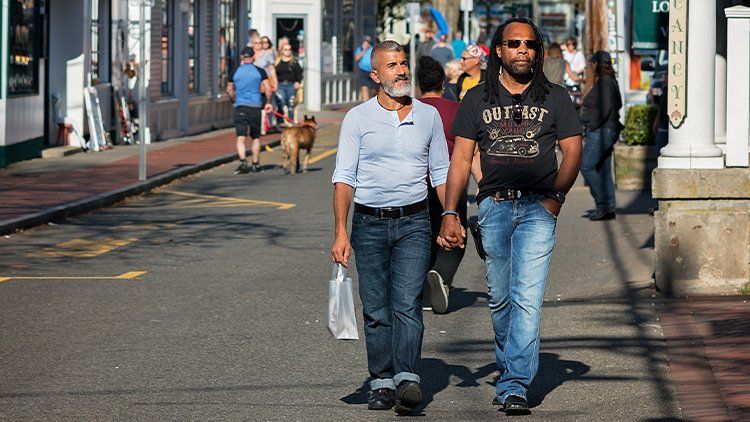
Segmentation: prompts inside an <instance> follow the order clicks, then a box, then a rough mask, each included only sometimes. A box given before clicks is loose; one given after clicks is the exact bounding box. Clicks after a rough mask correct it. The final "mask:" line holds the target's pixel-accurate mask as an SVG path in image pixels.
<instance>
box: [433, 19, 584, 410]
mask: <svg viewBox="0 0 750 422" xmlns="http://www.w3.org/2000/svg"><path fill="white" fill-rule="evenodd" d="M490 51H491V52H492V54H490V59H489V64H488V67H487V75H488V76H487V80H486V82H485V83H484V85H483V87H482V88H481V89H480V88H477V89H473V90H471V91H469V92H468V93H467V94H466V97H464V99H463V101H462V102H461V105H460V107H459V109H458V114H457V115H456V120H455V121H454V123H453V126H452V131H453V134H454V135H455V136H456V143H455V146H454V148H453V159H452V161H451V169H450V173H449V179H448V182H447V188H446V189H447V192H446V201H445V209H446V211H444V212H443V214H444V216H443V224H442V228H441V233H440V236H439V237H438V242H439V244H440V245H441V246H443V247H446V248H455V247H463V246H464V244H465V243H464V238H463V237H461V233H462V226H461V224H460V221H459V219H458V218H457V217H456V214H457V211H456V209H457V206H458V203H459V201H460V199H459V198H460V197H461V195H462V193H463V190H464V189H465V186H466V181H467V179H468V176H469V171H470V168H471V164H472V157H473V152H474V146H475V143H476V144H478V145H479V150H480V161H481V167H482V174H483V177H482V179H481V180H480V181H479V194H478V195H477V203H478V204H479V211H478V219H479V229H480V231H481V237H480V238H481V243H482V245H481V247H482V249H483V251H484V253H485V254H486V259H485V264H486V271H487V286H488V290H489V296H490V301H489V308H490V314H491V316H492V327H493V330H494V333H495V357H496V364H497V367H498V370H499V371H500V378H499V380H498V382H497V386H496V397H495V400H494V401H493V403H495V404H500V405H502V406H503V409H504V411H505V412H506V413H507V414H527V413H529V412H530V411H529V406H528V402H527V399H526V392H527V390H528V388H529V385H530V384H531V380H532V379H534V376H535V375H536V372H537V369H538V364H539V340H540V336H539V326H540V322H541V307H542V301H543V298H544V289H545V285H546V282H547V269H548V268H549V262H550V258H551V254H552V249H553V247H554V244H555V227H556V225H557V215H558V214H559V212H560V209H561V207H562V204H563V202H565V193H566V192H568V190H569V189H570V188H571V186H573V182H574V181H575V179H576V176H577V174H578V168H579V165H580V162H581V149H582V147H581V125H580V123H579V121H578V116H577V115H576V112H575V109H574V108H573V104H572V103H571V100H570V98H569V97H568V94H567V92H566V91H565V89H564V88H562V87H560V86H558V85H555V84H552V83H550V82H549V81H548V80H547V78H546V77H545V76H544V73H543V72H542V60H543V57H544V47H543V45H542V34H541V32H540V31H539V29H538V28H537V27H536V25H534V23H533V22H531V21H530V20H528V19H523V18H512V19H509V20H507V21H506V22H505V23H504V24H503V25H501V26H500V28H498V30H497V32H496V33H495V35H494V37H493V38H492V41H491V48H490ZM556 145H559V147H560V150H561V151H562V163H561V164H560V168H559V169H558V167H557V157H556V154H555V146H556ZM444 236H445V237H448V238H457V239H459V240H458V241H457V242H451V241H450V240H448V239H445V238H444Z"/></svg>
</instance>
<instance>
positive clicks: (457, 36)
mask: <svg viewBox="0 0 750 422" xmlns="http://www.w3.org/2000/svg"><path fill="white" fill-rule="evenodd" d="M451 47H453V54H454V56H453V58H454V59H460V58H461V53H463V52H464V50H466V42H465V41H464V40H463V34H462V33H461V31H456V32H454V33H453V41H452V42H451Z"/></svg>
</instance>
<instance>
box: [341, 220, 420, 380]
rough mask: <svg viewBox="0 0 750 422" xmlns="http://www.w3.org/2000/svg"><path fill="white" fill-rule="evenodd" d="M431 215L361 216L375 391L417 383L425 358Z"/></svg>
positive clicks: (360, 259) (362, 275)
mask: <svg viewBox="0 0 750 422" xmlns="http://www.w3.org/2000/svg"><path fill="white" fill-rule="evenodd" d="M430 235H431V230H430V216H429V214H428V212H427V210H424V211H420V212H418V213H416V214H413V215H410V216H406V217H401V218H378V217H374V216H370V215H366V214H362V213H358V212H355V213H354V215H353V217H352V235H351V242H352V247H353V248H354V252H355V254H356V257H357V260H356V261H357V273H358V274H359V297H360V298H361V299H362V308H363V309H362V311H363V312H362V313H363V314H364V328H365V340H366V346H367V369H368V370H369V372H370V377H371V378H372V379H371V381H370V388H371V389H373V390H376V389H379V388H390V389H395V388H396V386H397V385H398V384H399V383H401V382H402V381H416V382H419V381H420V378H419V375H417V372H418V370H419V359H420V355H421V352H422V334H423V332H424V324H423V323H422V304H421V296H422V284H423V283H424V280H425V277H426V276H427V266H428V265H429V262H430Z"/></svg>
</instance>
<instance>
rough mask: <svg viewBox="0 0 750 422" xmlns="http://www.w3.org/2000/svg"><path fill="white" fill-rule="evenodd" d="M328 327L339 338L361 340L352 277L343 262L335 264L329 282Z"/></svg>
mask: <svg viewBox="0 0 750 422" xmlns="http://www.w3.org/2000/svg"><path fill="white" fill-rule="evenodd" d="M328 329H329V330H330V331H331V334H333V336H334V337H335V338H336V339H338V340H359V333H357V315H356V314H355V312H354V296H353V295H352V279H351V277H347V276H346V268H344V266H343V265H341V264H333V273H332V274H331V280H330V281H329V282H328Z"/></svg>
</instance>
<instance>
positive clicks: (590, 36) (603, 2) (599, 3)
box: [583, 0, 609, 95]
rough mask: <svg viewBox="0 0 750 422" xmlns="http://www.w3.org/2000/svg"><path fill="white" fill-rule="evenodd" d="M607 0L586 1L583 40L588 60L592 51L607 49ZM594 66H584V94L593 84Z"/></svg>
mask: <svg viewBox="0 0 750 422" xmlns="http://www.w3.org/2000/svg"><path fill="white" fill-rule="evenodd" d="M608 37H609V34H608V32H607V0H587V1H586V39H585V40H584V43H583V44H584V45H585V49H584V55H585V56H586V59H587V60H588V58H589V57H591V55H592V54H594V52H596V51H599V50H605V51H606V50H608V48H607V39H608ZM593 81H594V67H593V66H586V85H585V87H584V89H583V93H584V95H585V94H586V93H588V92H589V90H590V89H591V87H592V86H593Z"/></svg>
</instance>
